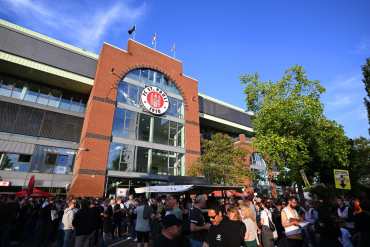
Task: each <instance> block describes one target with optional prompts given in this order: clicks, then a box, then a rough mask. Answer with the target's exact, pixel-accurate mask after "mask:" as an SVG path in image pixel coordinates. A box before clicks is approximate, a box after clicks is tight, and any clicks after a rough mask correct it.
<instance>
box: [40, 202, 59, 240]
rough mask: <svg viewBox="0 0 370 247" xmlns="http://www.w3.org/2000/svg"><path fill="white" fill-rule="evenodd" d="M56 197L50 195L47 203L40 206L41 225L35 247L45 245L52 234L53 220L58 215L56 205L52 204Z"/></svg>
mask: <svg viewBox="0 0 370 247" xmlns="http://www.w3.org/2000/svg"><path fill="white" fill-rule="evenodd" d="M55 200H56V197H54V196H53V197H50V198H49V200H48V204H47V205H45V203H44V205H45V206H44V207H43V208H42V211H41V225H40V229H39V232H38V234H37V237H36V247H41V246H47V245H48V243H49V241H50V240H51V237H52V234H53V221H54V220H56V219H57V218H58V217H59V215H58V214H57V207H56V206H55V205H54V202H55Z"/></svg>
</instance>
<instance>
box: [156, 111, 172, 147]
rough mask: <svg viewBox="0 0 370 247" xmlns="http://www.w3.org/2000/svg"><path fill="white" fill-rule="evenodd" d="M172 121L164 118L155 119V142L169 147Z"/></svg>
mask: <svg viewBox="0 0 370 247" xmlns="http://www.w3.org/2000/svg"><path fill="white" fill-rule="evenodd" d="M169 124H170V121H169V120H167V119H164V118H157V117H155V118H154V136H153V142H154V143H158V144H164V145H168V139H169V138H168V131H169Z"/></svg>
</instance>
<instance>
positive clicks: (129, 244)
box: [12, 233, 152, 247]
mask: <svg viewBox="0 0 370 247" xmlns="http://www.w3.org/2000/svg"><path fill="white" fill-rule="evenodd" d="M122 237H123V240H119V241H115V242H114V241H112V239H109V246H117V247H118V246H125V247H134V246H136V242H134V241H133V240H131V239H127V238H128V237H129V234H128V233H125V234H122ZM12 246H16V247H33V246H34V244H28V243H27V240H26V239H21V240H20V241H19V242H18V244H16V245H12ZM57 246H58V247H59V245H57ZM70 246H71V245H70ZM100 246H102V237H100V238H99V243H98V247H100ZM149 246H152V241H151V240H150V242H149ZM48 247H51V244H49V246H48ZM76 247H79V246H76Z"/></svg>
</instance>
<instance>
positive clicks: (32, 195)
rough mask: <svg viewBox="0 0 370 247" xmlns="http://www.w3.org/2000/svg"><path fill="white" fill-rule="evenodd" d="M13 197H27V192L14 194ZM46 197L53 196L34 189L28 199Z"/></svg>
mask: <svg viewBox="0 0 370 247" xmlns="http://www.w3.org/2000/svg"><path fill="white" fill-rule="evenodd" d="M14 195H16V196H18V197H26V196H27V190H24V191H20V192H17V193H14ZM48 196H54V195H53V194H50V193H47V192H45V191H42V190H38V189H34V190H33V192H32V194H30V196H29V197H48Z"/></svg>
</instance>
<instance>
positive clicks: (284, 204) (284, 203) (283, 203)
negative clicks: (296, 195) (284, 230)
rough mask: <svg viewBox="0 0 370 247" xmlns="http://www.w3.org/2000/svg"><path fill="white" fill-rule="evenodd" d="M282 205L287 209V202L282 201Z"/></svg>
mask: <svg viewBox="0 0 370 247" xmlns="http://www.w3.org/2000/svg"><path fill="white" fill-rule="evenodd" d="M281 205H282V206H283V209H284V208H286V202H285V201H282V202H281Z"/></svg>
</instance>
